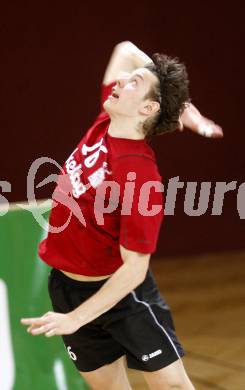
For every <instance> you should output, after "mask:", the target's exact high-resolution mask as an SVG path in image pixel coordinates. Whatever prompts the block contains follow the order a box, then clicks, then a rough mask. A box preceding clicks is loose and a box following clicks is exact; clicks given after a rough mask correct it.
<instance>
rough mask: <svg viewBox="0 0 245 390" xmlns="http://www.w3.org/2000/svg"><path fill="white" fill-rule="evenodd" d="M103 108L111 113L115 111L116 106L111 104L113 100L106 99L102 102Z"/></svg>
mask: <svg viewBox="0 0 245 390" xmlns="http://www.w3.org/2000/svg"><path fill="white" fill-rule="evenodd" d="M103 108H104V110H105V111H106V112H107V113H108V114H112V113H114V112H116V111H117V109H116V107H115V104H113V102H112V101H111V100H110V99H107V100H106V101H105V102H104V104H103Z"/></svg>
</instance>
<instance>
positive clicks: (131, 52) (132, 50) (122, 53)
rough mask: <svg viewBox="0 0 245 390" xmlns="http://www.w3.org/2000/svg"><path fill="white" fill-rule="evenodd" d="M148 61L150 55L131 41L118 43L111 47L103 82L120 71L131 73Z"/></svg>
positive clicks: (114, 78) (112, 77)
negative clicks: (111, 50)
mask: <svg viewBox="0 0 245 390" xmlns="http://www.w3.org/2000/svg"><path fill="white" fill-rule="evenodd" d="M149 62H152V61H151V59H150V57H148V55H147V54H145V53H144V52H143V51H141V50H140V49H138V47H137V46H135V45H134V44H133V43H132V42H129V41H125V42H121V43H118V44H117V45H116V46H115V47H114V49H113V52H112V55H111V58H110V60H109V63H108V66H107V68H106V71H105V75H104V79H103V84H104V85H108V84H110V83H112V82H113V81H115V80H116V79H117V78H118V77H119V76H120V75H121V74H122V73H124V72H125V73H131V72H132V71H133V70H134V69H136V68H141V67H143V66H145V65H146V64H147V63H149Z"/></svg>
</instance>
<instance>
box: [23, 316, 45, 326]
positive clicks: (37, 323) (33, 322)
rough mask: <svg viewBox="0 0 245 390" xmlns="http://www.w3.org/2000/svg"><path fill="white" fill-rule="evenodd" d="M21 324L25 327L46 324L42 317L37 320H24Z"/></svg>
mask: <svg viewBox="0 0 245 390" xmlns="http://www.w3.org/2000/svg"><path fill="white" fill-rule="evenodd" d="M20 322H21V323H22V324H23V325H42V324H43V323H44V322H45V319H43V318H42V317H37V318H22V319H21V320H20Z"/></svg>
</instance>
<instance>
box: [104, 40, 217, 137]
mask: <svg viewBox="0 0 245 390" xmlns="http://www.w3.org/2000/svg"><path fill="white" fill-rule="evenodd" d="M151 61H152V60H151V58H150V57H149V56H148V55H147V54H146V53H144V52H143V51H142V50H140V49H139V48H138V47H137V46H135V45H134V44H133V43H132V42H130V41H124V42H121V43H118V44H117V45H116V46H115V48H114V49H113V52H112V55H111V58H110V60H109V63H108V66H107V68H106V71H105V75H104V79H103V84H104V85H108V84H110V83H112V82H113V81H115V80H116V79H117V78H118V77H119V76H120V75H121V74H122V73H125V72H126V73H131V72H132V71H133V70H134V69H136V68H140V67H143V66H145V65H146V64H147V63H149V62H151ZM184 128H187V129H189V130H191V131H193V132H194V133H197V134H200V135H202V136H204V137H208V138H221V137H223V131H222V128H221V127H220V126H219V125H217V124H216V123H214V122H213V121H212V120H210V119H208V118H206V117H205V116H203V115H202V114H201V113H200V111H199V110H198V109H197V108H196V107H195V106H194V104H192V103H190V104H188V106H187V108H186V109H185V111H184V112H183V114H182V115H181V117H180V126H179V129H180V130H183V129H184Z"/></svg>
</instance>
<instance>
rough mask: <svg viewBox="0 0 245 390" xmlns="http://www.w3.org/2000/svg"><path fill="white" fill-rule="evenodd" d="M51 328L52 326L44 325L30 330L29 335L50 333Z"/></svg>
mask: <svg viewBox="0 0 245 390" xmlns="http://www.w3.org/2000/svg"><path fill="white" fill-rule="evenodd" d="M53 326H54V325H53V324H45V325H42V326H39V327H38V328H35V329H32V330H31V334H33V335H38V334H42V333H46V332H48V331H50V330H51V329H52V328H53Z"/></svg>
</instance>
